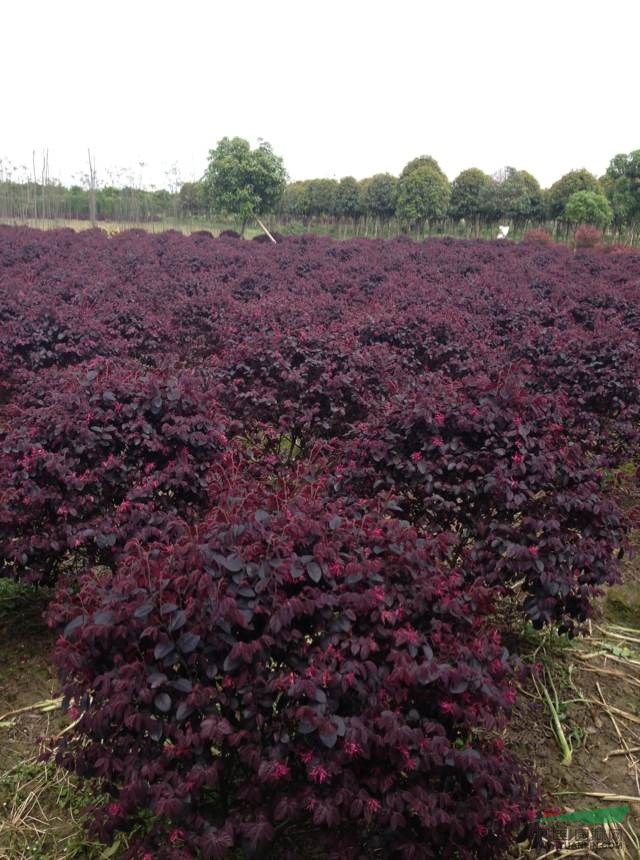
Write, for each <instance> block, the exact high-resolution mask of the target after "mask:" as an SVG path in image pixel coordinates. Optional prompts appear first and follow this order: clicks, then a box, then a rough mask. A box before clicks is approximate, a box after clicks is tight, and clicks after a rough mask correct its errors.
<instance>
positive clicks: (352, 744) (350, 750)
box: [344, 741, 362, 758]
mask: <svg viewBox="0 0 640 860" xmlns="http://www.w3.org/2000/svg"><path fill="white" fill-rule="evenodd" d="M344 751H345V753H346V755H347V756H348V757H349V758H356V756H359V755H360V754H361V753H362V747H361V746H360V744H359V743H357V741H345V743H344Z"/></svg>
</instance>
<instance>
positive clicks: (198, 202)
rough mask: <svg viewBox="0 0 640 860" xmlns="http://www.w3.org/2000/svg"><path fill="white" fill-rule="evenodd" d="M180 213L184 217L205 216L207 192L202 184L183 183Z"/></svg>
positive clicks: (180, 193)
mask: <svg viewBox="0 0 640 860" xmlns="http://www.w3.org/2000/svg"><path fill="white" fill-rule="evenodd" d="M178 198H179V203H180V212H181V213H182V214H183V215H191V216H193V215H196V216H197V215H205V214H206V211H207V201H206V190H205V186H204V183H202V182H183V184H182V185H181V187H180V191H179V193H178Z"/></svg>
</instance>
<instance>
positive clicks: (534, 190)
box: [485, 167, 545, 224]
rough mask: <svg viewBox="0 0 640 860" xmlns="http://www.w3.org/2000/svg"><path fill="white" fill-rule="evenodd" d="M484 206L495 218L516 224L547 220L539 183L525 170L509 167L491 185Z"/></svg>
mask: <svg viewBox="0 0 640 860" xmlns="http://www.w3.org/2000/svg"><path fill="white" fill-rule="evenodd" d="M485 206H486V210H487V212H488V213H491V215H492V216H493V217H496V216H497V217H498V218H502V219H505V220H509V221H515V222H516V223H520V224H522V223H524V222H525V221H542V220H544V214H545V213H544V197H543V194H542V189H541V188H540V184H539V183H538V180H537V179H536V178H535V177H534V176H532V175H531V174H530V173H528V172H527V171H526V170H516V169H515V167H506V168H505V169H504V171H502V173H501V174H499V175H498V176H497V177H496V178H495V181H494V182H493V183H492V185H491V186H490V188H489V190H488V193H487V194H486V196H485Z"/></svg>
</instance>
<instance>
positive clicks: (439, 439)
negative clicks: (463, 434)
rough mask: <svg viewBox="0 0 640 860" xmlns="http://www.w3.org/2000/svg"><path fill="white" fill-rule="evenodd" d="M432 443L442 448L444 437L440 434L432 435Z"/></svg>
mask: <svg viewBox="0 0 640 860" xmlns="http://www.w3.org/2000/svg"><path fill="white" fill-rule="evenodd" d="M431 442H432V444H433V445H435V447H436V448H442V446H443V445H444V439H443V438H442V436H434V437H433V439H432V440H431Z"/></svg>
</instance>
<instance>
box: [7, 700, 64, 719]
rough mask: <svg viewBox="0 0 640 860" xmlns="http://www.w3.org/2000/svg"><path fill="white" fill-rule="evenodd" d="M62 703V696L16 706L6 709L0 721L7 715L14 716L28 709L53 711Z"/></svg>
mask: <svg viewBox="0 0 640 860" xmlns="http://www.w3.org/2000/svg"><path fill="white" fill-rule="evenodd" d="M61 705H62V696H60V698H59V699H45V700H44V701H42V702H35V703H34V704H33V705H26V707H24V708H16V709H15V710H13V711H7V713H6V714H2V716H0V723H2V722H4V721H5V720H6V719H7V718H8V717H15V716H16V714H26V713H27V712H28V711H43V712H44V713H46V712H47V711H55V710H56V708H59V707H60V706H61Z"/></svg>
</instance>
